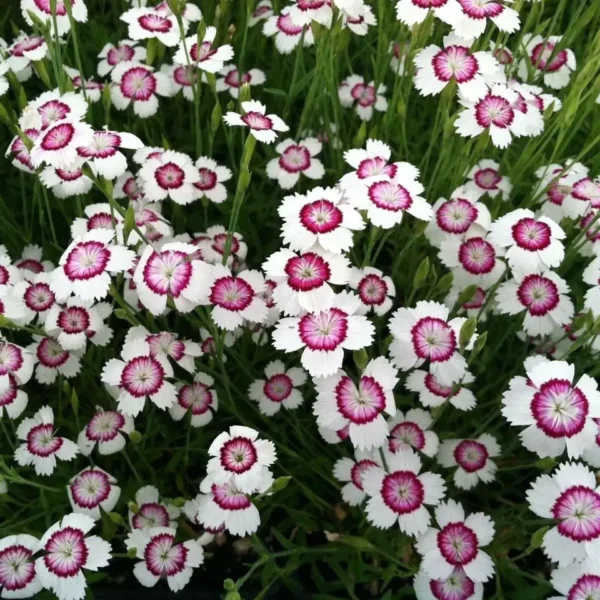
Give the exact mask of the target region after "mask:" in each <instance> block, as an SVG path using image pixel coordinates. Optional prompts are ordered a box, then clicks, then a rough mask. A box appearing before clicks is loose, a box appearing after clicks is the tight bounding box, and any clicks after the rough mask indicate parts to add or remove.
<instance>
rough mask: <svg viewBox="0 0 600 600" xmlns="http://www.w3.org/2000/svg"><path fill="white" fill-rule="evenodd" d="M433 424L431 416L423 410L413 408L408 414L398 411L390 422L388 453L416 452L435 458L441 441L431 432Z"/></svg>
mask: <svg viewBox="0 0 600 600" xmlns="http://www.w3.org/2000/svg"><path fill="white" fill-rule="evenodd" d="M432 424H433V419H432V418H431V414H430V413H429V412H427V411H426V410H423V409H422V408H411V409H409V410H407V411H406V414H403V413H402V412H400V411H398V412H397V413H396V415H395V416H393V417H392V418H391V419H389V420H388V426H389V430H390V432H389V436H388V440H387V448H388V451H389V452H391V453H396V452H403V451H406V450H414V451H415V452H422V453H423V454H424V455H425V456H429V457H433V456H435V455H436V453H437V450H438V445H439V439H438V436H437V434H436V433H435V432H433V431H432V430H431V426H432Z"/></svg>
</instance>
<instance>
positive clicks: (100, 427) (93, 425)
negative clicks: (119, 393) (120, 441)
mask: <svg viewBox="0 0 600 600" xmlns="http://www.w3.org/2000/svg"><path fill="white" fill-rule="evenodd" d="M124 426H125V417H124V416H123V415H122V414H121V413H118V412H115V411H113V410H102V411H98V412H97V413H95V414H94V416H93V417H92V418H91V420H90V422H89V423H88V424H87V425H86V427H85V434H86V437H87V438H88V439H90V440H92V441H94V442H110V441H111V440H114V439H115V438H116V437H117V435H118V434H119V430H120V429H122V428H123V427H124Z"/></svg>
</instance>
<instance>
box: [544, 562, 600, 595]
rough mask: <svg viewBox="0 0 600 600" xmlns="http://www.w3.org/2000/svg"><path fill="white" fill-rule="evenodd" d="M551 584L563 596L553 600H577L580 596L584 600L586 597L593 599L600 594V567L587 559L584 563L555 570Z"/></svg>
mask: <svg viewBox="0 0 600 600" xmlns="http://www.w3.org/2000/svg"><path fill="white" fill-rule="evenodd" d="M550 582H551V583H552V586H553V587H554V589H556V590H557V591H558V592H559V593H560V594H561V595H560V596H554V597H553V600H570V599H577V597H578V596H579V598H581V599H582V600H583V599H584V598H585V597H586V595H587V596H588V598H593V597H594V594H596V595H598V593H599V592H600V565H599V564H598V563H597V562H596V561H594V560H590V559H589V558H586V559H585V560H584V561H583V562H582V563H575V564H572V565H569V566H568V567H562V568H559V569H555V570H554V571H552V579H551V580H550Z"/></svg>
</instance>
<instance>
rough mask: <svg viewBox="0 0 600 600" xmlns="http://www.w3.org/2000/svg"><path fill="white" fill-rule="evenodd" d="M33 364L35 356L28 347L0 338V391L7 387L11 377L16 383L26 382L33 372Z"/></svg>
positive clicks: (22, 383)
mask: <svg viewBox="0 0 600 600" xmlns="http://www.w3.org/2000/svg"><path fill="white" fill-rule="evenodd" d="M34 364H35V356H34V355H33V353H32V352H31V351H30V350H29V349H28V348H21V346H17V345H16V344H11V343H10V342H8V341H7V340H4V339H0V392H3V391H5V390H7V389H8V388H9V385H10V379H11V377H13V378H14V379H15V382H16V383H17V385H24V384H25V383H27V382H28V381H29V380H30V379H31V375H32V374H33V366H34Z"/></svg>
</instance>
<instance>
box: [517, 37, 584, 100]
mask: <svg viewBox="0 0 600 600" xmlns="http://www.w3.org/2000/svg"><path fill="white" fill-rule="evenodd" d="M561 41H562V36H560V35H551V36H550V37H548V38H547V39H545V38H544V36H541V35H532V34H528V35H526V36H525V38H524V39H523V42H522V44H523V46H524V47H525V48H526V51H527V58H523V59H522V60H521V62H520V63H519V77H520V78H521V79H522V80H524V81H525V80H527V77H528V74H529V72H528V66H529V65H531V67H532V68H533V71H534V78H539V77H543V80H544V84H545V85H547V86H548V87H549V88H552V89H555V90H560V89H562V88H564V87H566V86H567V85H568V84H569V81H570V80H571V72H572V71H575V69H576V68H577V60H576V58H575V54H574V52H573V51H572V50H571V49H569V48H562V49H561V50H558V51H557V49H556V47H557V46H561V45H562V44H561ZM528 63H529V65H528Z"/></svg>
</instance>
